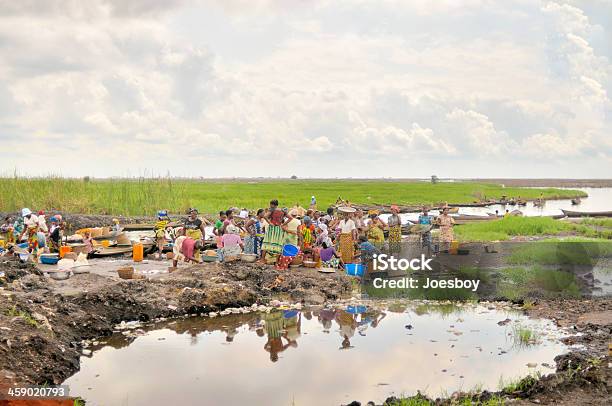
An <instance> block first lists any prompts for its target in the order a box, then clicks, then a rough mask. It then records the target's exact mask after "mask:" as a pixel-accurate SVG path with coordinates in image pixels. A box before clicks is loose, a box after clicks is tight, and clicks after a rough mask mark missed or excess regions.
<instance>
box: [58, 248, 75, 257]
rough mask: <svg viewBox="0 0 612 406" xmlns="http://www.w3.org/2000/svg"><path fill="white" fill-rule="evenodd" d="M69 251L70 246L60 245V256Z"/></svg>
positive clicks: (70, 250) (70, 249)
mask: <svg viewBox="0 0 612 406" xmlns="http://www.w3.org/2000/svg"><path fill="white" fill-rule="evenodd" d="M69 252H72V247H69V246H67V245H63V246H61V247H60V249H59V255H60V258H64V255H66V254H67V253H69Z"/></svg>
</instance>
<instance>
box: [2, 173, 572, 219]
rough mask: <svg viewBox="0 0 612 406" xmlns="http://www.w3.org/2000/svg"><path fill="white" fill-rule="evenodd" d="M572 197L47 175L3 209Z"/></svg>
mask: <svg viewBox="0 0 612 406" xmlns="http://www.w3.org/2000/svg"><path fill="white" fill-rule="evenodd" d="M540 193H543V194H544V196H545V197H547V198H557V197H559V198H561V197H565V198H569V197H573V196H579V195H584V194H583V193H582V192H580V191H577V190H564V189H554V188H547V189H531V188H503V187H502V186H501V185H496V184H485V183H474V182H451V183H438V184H435V185H434V184H431V183H429V182H416V181H384V180H348V179H347V180H278V181H276V180H262V181H223V180H218V181H216V180H211V181H197V180H174V179H167V178H160V179H139V180H128V179H113V180H85V179H65V178H58V177H49V178H43V179H29V178H19V177H17V178H0V211H13V210H18V209H20V208H22V207H30V208H32V209H37V210H38V209H46V210H52V209H56V210H63V211H67V212H72V213H83V214H116V215H154V214H155V212H156V211H157V210H158V209H167V210H169V211H170V212H171V213H182V212H184V211H185V210H186V209H187V208H189V207H196V208H198V209H199V210H200V212H202V213H209V214H212V213H215V212H217V211H219V210H224V209H227V208H228V207H231V206H236V207H246V208H249V209H256V208H259V207H267V206H268V202H269V201H270V199H278V200H279V202H280V204H281V206H287V207H290V206H293V205H295V204H296V203H299V204H301V205H302V206H304V207H307V206H308V204H309V202H310V196H311V195H315V196H316V198H317V202H318V206H319V207H320V208H326V207H328V206H329V205H330V204H333V203H335V201H336V199H337V198H338V196H341V197H342V198H343V199H348V200H349V201H351V202H355V203H368V204H391V203H395V204H406V205H409V204H429V205H431V204H435V203H439V202H444V201H446V202H449V203H470V202H474V201H477V200H479V199H484V198H487V199H488V198H500V197H501V196H502V195H506V196H513V197H518V196H521V197H522V198H527V199H529V198H536V197H539V196H540Z"/></svg>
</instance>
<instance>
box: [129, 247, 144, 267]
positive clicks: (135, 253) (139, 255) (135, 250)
mask: <svg viewBox="0 0 612 406" xmlns="http://www.w3.org/2000/svg"><path fill="white" fill-rule="evenodd" d="M132 259H133V260H134V262H140V261H142V260H143V259H144V246H143V245H142V244H141V243H139V242H138V243H136V244H134V245H133V246H132Z"/></svg>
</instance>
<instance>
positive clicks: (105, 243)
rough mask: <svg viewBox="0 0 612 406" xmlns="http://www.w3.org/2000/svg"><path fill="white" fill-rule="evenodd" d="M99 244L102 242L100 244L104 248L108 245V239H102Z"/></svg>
mask: <svg viewBox="0 0 612 406" xmlns="http://www.w3.org/2000/svg"><path fill="white" fill-rule="evenodd" d="M100 244H102V246H103V247H104V248H108V246H109V245H110V241H108V240H102V242H101V243H100Z"/></svg>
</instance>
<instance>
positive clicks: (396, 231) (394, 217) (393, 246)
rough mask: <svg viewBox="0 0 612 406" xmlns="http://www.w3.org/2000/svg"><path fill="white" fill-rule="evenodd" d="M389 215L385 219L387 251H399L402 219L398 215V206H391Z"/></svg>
mask: <svg viewBox="0 0 612 406" xmlns="http://www.w3.org/2000/svg"><path fill="white" fill-rule="evenodd" d="M391 213H392V214H391V216H390V217H389V219H388V220H387V224H388V225H389V251H390V252H400V251H401V242H402V219H401V217H400V215H399V207H397V206H396V205H393V206H391Z"/></svg>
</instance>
